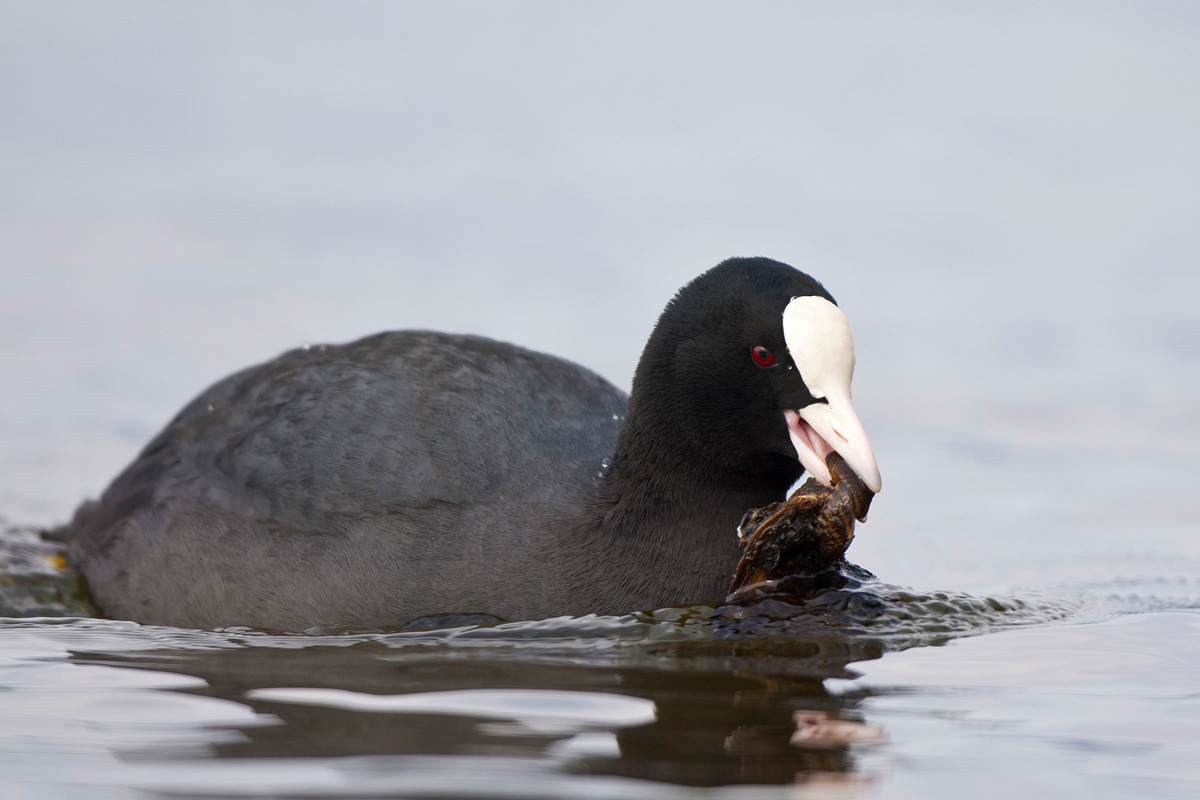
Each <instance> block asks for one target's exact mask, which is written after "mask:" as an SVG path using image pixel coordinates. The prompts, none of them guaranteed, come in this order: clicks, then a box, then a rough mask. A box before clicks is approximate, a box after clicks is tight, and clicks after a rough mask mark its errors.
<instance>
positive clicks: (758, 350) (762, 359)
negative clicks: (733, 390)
mask: <svg viewBox="0 0 1200 800" xmlns="http://www.w3.org/2000/svg"><path fill="white" fill-rule="evenodd" d="M750 357H751V358H753V359H754V363H755V364H758V365H759V366H760V367H769V366H771V365H772V364H774V363H775V354H774V353H772V352H771V351H770V350H768V349H767V348H765V347H763V346H762V345H761V344H760V345H758V346H756V347H754V348H753V349H752V350H751V351H750Z"/></svg>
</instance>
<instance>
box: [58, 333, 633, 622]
mask: <svg viewBox="0 0 1200 800" xmlns="http://www.w3.org/2000/svg"><path fill="white" fill-rule="evenodd" d="M625 404H626V397H625V395H624V393H623V392H621V391H620V390H618V389H616V388H615V387H613V386H612V385H611V384H609V383H608V382H607V381H605V380H603V379H602V378H600V377H599V376H597V375H595V374H594V373H591V372H589V371H587V370H585V369H583V368H582V367H579V366H577V365H575V364H571V363H570V362H567V361H564V360H561V359H558V358H554V357H551V356H547V355H543V354H539V353H534V352H531V351H528V350H524V349H521V348H518V347H514V346H512V345H507V344H502V343H499V342H494V341H491V340H488V339H482V338H478V337H469V336H453V335H448V334H439V333H429V332H400V333H385V334H379V335H376V336H371V337H368V338H365V339H361V340H359V341H357V342H353V343H350V344H347V345H339V346H328V347H313V348H307V349H302V350H294V351H291V352H289V353H286V354H284V355H283V356H280V357H279V358H277V359H275V360H274V361H271V362H268V363H266V364H262V365H259V366H256V367H252V368H250V369H247V370H244V371H242V372H239V373H237V374H235V375H232V376H230V377H229V378H226V379H225V380H223V381H221V382H219V383H217V384H216V385H214V386H213V387H211V388H210V389H208V390H207V391H206V392H204V393H203V394H201V395H200V396H199V397H198V398H196V399H195V400H194V401H193V402H192V403H190V404H189V405H188V406H187V407H186V408H185V409H184V410H183V411H181V412H180V413H179V415H178V416H177V417H176V418H175V419H174V420H172V421H171V423H170V424H169V425H168V426H167V427H166V428H165V429H164V430H163V432H162V433H160V434H159V435H158V436H157V437H156V438H155V439H154V440H153V441H152V442H150V444H149V445H147V447H146V448H145V450H144V451H143V452H142V453H141V454H140V455H139V456H138V458H137V459H136V460H135V461H134V462H133V463H132V464H131V465H130V466H129V467H128V468H127V469H126V470H125V471H124V472H123V473H122V474H121V475H119V476H118V477H117V478H116V480H114V481H113V483H112V485H111V486H110V487H109V489H108V490H107V491H106V492H105V494H104V495H103V497H101V499H100V500H99V501H98V502H95V503H88V504H85V505H84V506H83V507H81V508H80V510H79V511H78V512H77V514H76V517H75V519H74V521H73V522H72V523H71V525H70V526H68V528H67V530H66V537H67V539H68V543H69V553H70V556H71V558H72V560H73V561H74V562H75V563H76V564H78V565H79V566H80V567H81V569H82V570H83V572H84V574H85V576H86V577H87V578H88V581H89V585H90V586H91V588H92V591H93V594H94V596H95V597H96V599H97V601H98V602H99V604H100V605H101V607H102V608H104V609H105V610H106V612H107V613H108V614H110V615H111V616H117V617H125V618H129V619H135V620H139V621H143V622H150V623H162V624H174V625H190V626H198V627H221V626H226V625H254V626H259V627H273V628H283V629H296V628H304V627H309V626H311V625H313V624H326V625H333V624H339V623H345V622H354V623H357V624H367V625H371V624H373V625H395V624H398V623H402V622H404V621H406V620H408V619H411V618H413V617H416V616H422V615H426V614H431V613H451V612H486V613H491V614H496V615H498V616H514V617H522V616H535V615H538V614H539V613H555V612H554V610H553V604H554V597H553V595H554V594H555V592H556V591H557V588H556V587H555V586H554V585H553V580H552V579H550V578H552V573H553V571H554V569H555V564H554V559H555V552H556V550H555V548H556V544H557V543H558V542H559V541H560V539H561V537H562V535H563V534H564V531H565V530H566V529H568V528H569V527H570V526H572V525H575V524H578V523H579V522H580V521H581V514H583V513H585V512H586V509H587V507H588V505H589V503H590V498H591V496H592V494H593V493H594V491H595V486H596V481H597V473H598V472H599V471H600V470H601V462H602V460H603V459H604V458H605V457H606V456H608V455H610V454H611V453H612V447H613V443H614V442H615V440H616V436H617V431H618V429H619V426H620V418H621V416H622V415H623V414H624V410H625ZM497 575H503V576H504V579H503V580H496V579H495V578H496V576H497Z"/></svg>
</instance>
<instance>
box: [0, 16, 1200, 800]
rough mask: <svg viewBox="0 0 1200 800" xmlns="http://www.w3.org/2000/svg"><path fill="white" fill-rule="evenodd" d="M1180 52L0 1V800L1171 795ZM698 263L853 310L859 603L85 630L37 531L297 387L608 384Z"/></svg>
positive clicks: (1177, 713) (1195, 714) (979, 24)
mask: <svg viewBox="0 0 1200 800" xmlns="http://www.w3.org/2000/svg"><path fill="white" fill-rule="evenodd" d="M335 9H336V11H335ZM1198 34H1200V15H1198V14H1197V12H1196V10H1195V8H1194V6H1193V5H1192V4H1187V3H1153V4H1148V3H1130V4H1124V3H1103V4H1096V3H1089V4H1086V5H1082V4H1081V5H1073V4H1062V5H1054V6H1053V7H1047V6H1046V5H1045V4H1038V3H1031V4H1005V5H1003V6H993V7H980V8H963V7H961V6H958V5H950V4H947V5H943V4H940V3H926V4H919V5H911V6H906V7H905V8H904V9H902V10H901V9H895V10H893V9H885V8H879V7H857V6H845V5H832V6H828V7H824V6H822V7H817V6H799V5H796V4H754V5H752V6H746V5H742V6H728V5H722V4H699V3H688V4H686V5H676V4H670V3H665V4H654V5H651V6H647V5H646V4H638V5H631V6H627V7H626V6H609V7H606V8H603V9H600V8H596V9H590V8H587V7H574V6H563V5H562V4H558V3H550V4H534V3H530V4H511V5H505V6H502V7H501V6H497V7H487V6H476V5H458V4H454V3H448V4H437V5H432V6H407V5H400V4H375V3H352V4H338V5H337V6H332V5H320V4H289V5H287V6H286V7H285V6H281V5H276V4H273V3H260V4H254V5H247V4H227V5H223V4H206V5H203V6H196V7H194V8H192V7H183V6H179V7H176V6H171V7H162V6H159V5H156V4H140V3H116V2H113V3H104V4H91V3H86V4H76V5H71V4H66V5H63V4H56V5H55V6H46V5H44V4H40V3H21V2H14V3H8V4H5V6H4V8H3V10H2V11H0V76H3V80H0V107H2V108H4V109H6V112H5V122H6V124H5V125H3V126H0V128H2V131H0V137H2V142H3V146H0V173H2V174H3V175H4V179H3V181H2V182H0V186H2V187H3V188H0V515H2V516H3V518H4V520H5V522H4V524H3V525H0V528H3V529H4V530H5V533H4V535H3V538H2V540H0V606H2V608H0V610H2V611H3V614H4V615H5V617H6V619H4V620H3V621H0V785H2V787H3V789H4V791H3V792H0V794H4V795H5V796H15V797H20V798H25V797H29V798H63V797H66V798H71V797H80V798H94V797H100V798H103V797H146V796H152V797H153V796H169V797H180V796H183V797H225V796H272V797H379V796H406V797H514V798H517V797H520V798H529V797H532V798H543V797H553V798H559V797H562V798H580V797H587V798H601V797H604V798H607V797H614V798H617V797H619V798H628V797H634V798H637V797H654V798H660V797H666V798H671V797H689V798H690V797H705V798H710V797H724V796H729V797H738V798H743V797H750V798H754V797H770V798H774V797H788V798H796V797H887V798H908V797H913V798H916V797H920V798H923V799H924V798H931V797H934V798H958V797H983V798H987V797H996V798H1011V797H1041V796H1057V797H1064V798H1089V800H1090V798H1104V797H1113V798H1118V797H1120V798H1125V797H1139V798H1141V797H1164V798H1171V797H1179V798H1192V797H1196V796H1198V795H1200V767H1197V765H1198V764H1200V668H1198V667H1197V666H1196V665H1197V664H1200V535H1198V534H1200V493H1198V492H1197V491H1196V488H1195V487H1196V485H1197V479H1198V478H1200V413H1198V412H1200V407H1198V403H1200V401H1198V400H1197V398H1198V397H1200V313H1198V312H1197V310H1196V298H1197V297H1200V270H1198V269H1197V268H1196V264H1197V256H1198V255H1200V231H1198V230H1197V228H1196V225H1195V219H1197V218H1198V217H1200V190H1197V187H1198V186H1200V151H1198V150H1197V149H1196V148H1195V144H1194V143H1195V142H1196V141H1198V140H1200V106H1198V105H1197V104H1196V103H1195V97H1196V96H1197V93H1198V90H1200V51H1197V50H1196V48H1195V46H1194V43H1195V41H1196V38H1197V35H1198ZM732 254H763V255H769V256H773V257H776V258H780V259H783V260H785V261H788V262H790V263H793V264H795V265H797V266H799V267H802V268H806V269H809V270H810V271H812V272H813V273H814V274H815V275H817V276H818V277H819V278H821V279H822V280H823V281H824V282H825V283H826V285H827V286H828V287H829V289H830V290H831V291H832V292H833V294H834V295H835V296H836V297H837V298H838V299H839V301H840V303H841V305H842V307H843V308H844V309H845V310H846V313H847V315H848V317H849V319H850V322H851V325H852V327H853V330H854V335H855V342H856V345H857V350H858V362H859V366H858V371H857V375H856V382H855V405H856V408H857V409H858V411H859V413H860V416H861V417H862V419H863V422H864V424H865V426H866V428H867V430H868V433H869V434H870V436H871V439H872V442H873V444H874V445H875V449H876V452H877V455H878V456H879V461H880V466H881V469H882V473H883V479H884V491H883V493H882V494H880V496H879V497H878V498H877V499H876V501H875V503H874V504H873V506H872V510H871V518H870V521H869V522H868V523H867V524H866V525H864V526H861V527H860V528H859V532H858V535H857V538H856V540H855V542H854V544H853V546H852V547H851V550H850V552H849V556H850V557H851V558H852V559H853V560H855V561H856V562H858V563H860V564H862V565H864V566H865V567H868V568H869V569H870V570H871V571H872V572H874V573H875V574H877V575H879V576H880V580H879V581H878V582H875V583H868V584H865V585H863V586H858V587H850V588H849V589H848V590H844V591H839V592H831V593H828V594H825V595H821V596H819V597H818V598H816V600H815V601H813V602H811V603H809V604H808V605H807V606H805V607H793V606H787V605H780V604H771V603H765V604H760V605H758V606H754V607H751V608H748V609H740V610H739V609H730V608H720V607H718V606H714V605H700V606H695V607H690V608H683V609H661V610H657V611H656V610H646V611H645V612H644V613H640V614H634V615H629V616H627V617H619V618H606V617H586V618H580V619H558V620H545V621H532V622H512V623H496V622H494V621H488V620H486V619H482V618H464V619H460V620H454V621H451V627H449V628H443V629H434V628H432V627H431V626H429V625H425V626H424V628H423V629H410V630H404V631H313V632H309V633H306V634H287V635H285V634H279V633H272V632H264V631H247V630H230V631H190V630H181V629H170V628H153V627H146V626H138V625H134V624H131V623H127V622H122V621H118V620H102V619H94V618H91V617H89V616H88V607H87V605H86V598H85V597H83V596H82V595H81V594H80V588H79V586H78V584H77V583H76V582H74V581H72V579H71V578H70V576H69V574H66V573H63V572H62V571H61V570H60V569H59V567H60V565H59V564H58V563H57V562H56V561H55V560H54V559H53V553H52V552H47V551H46V550H45V549H44V548H42V547H40V546H39V545H37V544H36V536H35V534H34V533H32V532H31V529H32V528H35V527H37V526H43V525H51V524H54V523H56V522H61V521H62V520H64V519H65V518H66V517H67V516H68V515H69V514H70V513H71V511H72V509H73V507H74V506H75V504H76V503H78V501H79V500H80V499H82V498H83V497H86V496H95V495H96V494H97V493H98V492H99V491H101V490H102V489H103V487H104V485H105V482H106V481H107V480H108V479H110V478H111V477H112V476H113V475H114V474H115V473H116V472H117V471H118V470H119V469H120V468H121V467H122V466H123V465H124V464H125V463H127V462H128V461H129V459H130V458H132V456H133V455H134V453H135V452H136V451H137V449H138V448H139V447H140V446H141V445H142V444H143V443H144V442H145V441H146V440H148V439H149V438H150V436H152V435H153V434H154V432H155V431H156V430H157V429H158V428H159V427H160V426H161V425H162V424H163V423H164V422H165V421H166V420H167V419H168V418H169V417H170V416H171V415H172V414H173V413H174V412H175V411H176V410H177V409H178V408H179V407H180V406H181V405H182V404H183V403H185V402H186V401H187V400H189V399H190V398H191V397H192V396H193V395H194V394H195V393H196V392H198V391H199V390H200V389H201V388H203V387H204V386H205V385H207V384H209V383H211V382H212V381H213V380H215V379H217V378H219V377H221V376H222V375H224V374H227V373H228V372H230V371H232V370H233V369H236V368H239V367H241V366H244V365H246V364H249V363H253V362H255V361H260V360H262V359H265V358H268V357H270V356H272V355H274V354H275V353H278V352H280V351H282V350H284V349H287V348H291V347H294V346H297V345H299V344H300V343H302V342H311V343H312V345H311V346H314V347H316V346H320V343H322V342H331V341H343V340H346V339H349V338H353V337H356V336H359V335H363V334H366V333H370V332H373V331H376V330H381V329H385V328H400V327H414V328H417V327H427V328H438V329H444V330H455V331H463V332H474V333H482V334H485V335H490V336H493V337H496V338H500V339H505V340H510V341H515V342H519V343H521V344H525V345H528V346H531V347H535V348H538V349H542V350H546V351H549V352H554V353H557V354H561V355H564V356H567V357H569V358H571V359H573V360H576V361H579V362H580V363H583V364H586V365H588V366H590V367H593V368H595V369H596V370H597V371H599V372H601V373H602V374H604V375H606V376H608V377H610V378H611V379H612V380H614V381H615V382H616V383H618V384H622V385H628V381H629V376H630V374H631V372H632V368H633V365H634V363H635V360H636V357H637V354H638V352H639V350H640V347H641V344H642V342H643V341H644V340H645V338H646V335H647V334H648V333H649V330H650V328H651V326H652V325H653V322H654V319H655V317H656V315H657V313H658V311H659V310H661V307H662V305H663V304H664V303H665V302H666V300H667V299H668V298H669V297H670V296H671V294H672V293H673V292H674V291H675V289H677V288H678V287H679V286H680V285H682V284H683V283H684V282H685V281H687V280H688V279H690V278H691V277H693V276H694V275H695V274H696V273H698V272H699V271H701V270H702V269H704V268H705V267H707V266H709V265H711V264H713V263H715V262H716V261H718V260H720V259H721V258H724V257H726V256H728V255H732ZM730 535H731V536H733V535H735V534H734V532H733V531H731V532H730ZM909 587H911V588H909Z"/></svg>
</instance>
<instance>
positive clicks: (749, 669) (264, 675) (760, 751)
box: [73, 623, 882, 786]
mask: <svg viewBox="0 0 1200 800" xmlns="http://www.w3.org/2000/svg"><path fill="white" fill-rule="evenodd" d="M630 624H634V623H630ZM211 635H212V636H217V635H218V634H211ZM262 638H263V641H262V642H256V641H254V640H255V639H256V637H254V636H246V637H239V636H237V635H228V634H227V635H226V639H227V641H226V645H227V646H226V647H223V648H218V649H171V650H168V649H164V650H155V651H138V652H125V653H82V652H80V653H75V654H74V656H73V657H74V660H75V661H77V662H79V663H92V664H95V663H103V664H106V665H110V666H123V667H133V668H139V669H148V670H157V671H165V672H175V673H182V674H187V675H192V676H196V677H199V678H202V679H203V680H204V681H205V682H206V683H207V688H204V689H201V690H194V691H197V693H199V694H203V695H208V696H213V697H220V698H225V699H230V700H236V701H237V702H241V703H245V704H247V705H249V706H250V707H252V708H253V709H254V710H255V711H256V712H259V713H260V714H266V715H271V716H273V717H275V718H277V719H278V720H279V724H276V725H266V726H254V727H248V728H245V729H243V730H241V731H240V734H239V736H238V737H236V739H234V740H231V741H225V742H223V743H219V744H214V745H209V748H210V752H211V755H212V756H214V757H217V758H224V759H275V758H288V759H297V758H299V759H304V758H314V759H315V758H331V757H342V756H454V757H457V758H456V760H455V761H454V763H455V764H456V765H461V763H462V762H461V759H462V758H463V757H466V758H468V759H470V758H478V759H485V758H494V757H510V758H520V759H535V760H542V761H543V762H544V767H545V770H546V771H547V772H554V773H559V774H567V775H572V774H575V775H580V774H585V775H610V776H621V777H627V778H636V779H641V780H651V781H663V782H668V783H673V784H681V785H691V786H713V785H723V784H736V783H771V784H784V783H793V782H795V781H797V780H804V781H807V780H812V779H813V778H814V776H819V775H823V774H826V773H846V772H850V771H853V770H854V769H855V757H854V755H853V753H852V752H851V747H850V744H851V742H849V741H847V742H844V743H839V742H837V741H834V740H831V739H829V738H826V739H824V740H821V741H811V742H805V741H803V740H801V739H798V738H797V733H798V731H799V727H798V723H797V719H798V718H797V712H800V713H801V714H821V715H829V716H830V717H832V718H836V719H846V720H855V719H856V718H857V714H856V712H855V706H856V705H857V703H858V702H859V701H858V699H853V698H851V699H848V698H846V697H843V696H837V695H833V694H830V693H829V692H828V691H826V689H825V687H824V683H823V681H824V679H825V678H827V677H845V676H847V675H848V673H847V671H846V665H847V664H848V663H849V661H850V660H851V659H853V660H862V659H863V658H864V657H866V658H873V657H877V656H878V655H879V654H880V653H881V652H882V648H881V647H880V646H879V645H878V643H877V642H876V643H874V644H866V643H860V646H853V645H851V644H850V643H848V642H847V641H845V640H839V639H838V638H837V637H825V638H810V639H799V638H798V639H794V640H792V641H790V642H788V641H784V640H783V639H782V638H780V639H779V640H777V641H770V640H761V641H753V640H745V639H743V640H712V639H710V640H708V641H693V642H674V643H665V644H658V645H648V644H645V643H643V644H642V645H639V646H637V647H633V648H625V649H626V650H627V652H623V653H613V652H611V651H612V650H613V648H612V647H611V644H612V642H611V641H609V640H605V639H597V640H595V641H594V642H593V648H592V650H593V652H591V653H584V652H576V653H574V654H573V655H568V654H565V653H561V652H560V653H553V652H546V651H545V650H544V649H543V650H542V651H540V652H539V651H538V648H537V647H536V641H535V642H533V643H530V644H526V645H522V643H520V642H517V641H513V640H511V639H509V640H507V641H504V642H495V643H494V644H492V645H489V646H484V647H481V648H478V649H477V650H475V651H473V652H456V651H455V650H456V648H450V647H439V646H437V645H420V646H411V647H405V646H396V645H395V642H394V641H388V640H387V637H383V638H381V639H365V640H360V641H353V642H352V643H347V644H345V645H343V646H337V645H333V644H330V643H329V642H330V641H331V640H332V639H336V638H337V637H312V638H313V639H314V640H315V641H313V642H311V643H309V642H306V641H305V639H306V638H308V637H303V636H291V637H262ZM286 640H291V641H290V643H288V642H287V641H286ZM247 641H250V642H253V643H254V644H259V645H265V646H237V645H239V644H244V643H245V642H247ZM606 651H609V652H606ZM589 661H595V662H598V663H588V662H589ZM271 687H305V688H306V689H309V690H329V689H335V690H343V691H346V692H353V693H355V694H356V695H358V696H367V697H374V698H381V697H392V696H397V695H410V696H411V695H414V694H415V693H421V694H423V695H428V696H430V697H435V695H433V694H432V693H439V692H455V691H462V690H480V689H491V690H508V691H510V692H512V698H513V700H512V702H513V712H512V719H511V720H498V719H497V717H496V715H495V714H493V713H491V712H488V713H480V714H479V715H477V716H473V715H472V713H471V711H470V709H469V708H468V709H466V710H465V711H464V710H463V709H462V708H454V709H450V710H448V711H447V712H446V713H439V712H438V710H437V709H436V708H435V709H433V710H429V709H422V710H417V711H405V712H404V713H396V712H395V711H392V712H388V711H386V710H384V708H383V707H382V706H381V707H380V709H378V710H374V709H371V710H351V709H347V708H343V707H335V706H334V705H330V704H321V703H317V702H304V701H302V702H289V701H280V700H278V699H271V696H270V693H269V692H263V693H262V694H263V695H264V696H263V697H258V696H255V694H256V690H263V689H269V688H271ZM546 690H556V691H560V692H561V691H567V692H587V693H593V694H594V695H595V696H596V697H597V698H598V699H599V700H600V702H601V704H602V703H603V699H604V698H605V697H606V696H607V697H611V698H612V699H613V701H614V702H616V701H617V700H618V699H621V698H642V699H644V700H648V701H651V703H653V706H652V708H653V716H652V720H651V721H649V722H644V721H643V722H640V723H639V724H633V725H628V726H625V725H622V724H616V725H606V723H605V722H604V721H603V720H601V721H599V722H597V721H595V720H589V719H586V718H584V719H573V718H572V712H571V709H570V708H567V709H565V710H563V711H562V717H561V718H558V719H552V720H551V721H550V724H541V723H539V722H538V720H537V719H535V720H534V721H533V722H530V721H529V720H528V719H526V718H525V717H524V713H523V711H522V709H521V704H522V703H523V702H526V701H529V702H532V703H537V702H539V693H541V692H545V691H546ZM314 694H315V693H314ZM614 695H616V696H620V698H618V697H614ZM543 722H544V720H543Z"/></svg>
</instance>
